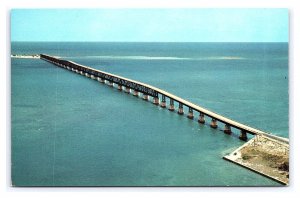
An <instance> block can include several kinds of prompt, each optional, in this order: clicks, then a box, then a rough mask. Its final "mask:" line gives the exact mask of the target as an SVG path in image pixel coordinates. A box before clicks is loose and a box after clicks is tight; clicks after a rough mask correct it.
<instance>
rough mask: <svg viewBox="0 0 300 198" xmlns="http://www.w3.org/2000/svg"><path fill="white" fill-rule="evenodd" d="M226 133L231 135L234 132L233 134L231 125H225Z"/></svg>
mask: <svg viewBox="0 0 300 198" xmlns="http://www.w3.org/2000/svg"><path fill="white" fill-rule="evenodd" d="M224 133H226V134H228V135H230V134H231V133H232V132H231V127H230V125H229V124H225V127H224Z"/></svg>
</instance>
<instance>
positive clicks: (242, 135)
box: [239, 130, 248, 141]
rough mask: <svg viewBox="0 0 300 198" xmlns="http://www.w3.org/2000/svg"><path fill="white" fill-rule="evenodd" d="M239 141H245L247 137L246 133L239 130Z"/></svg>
mask: <svg viewBox="0 0 300 198" xmlns="http://www.w3.org/2000/svg"><path fill="white" fill-rule="evenodd" d="M239 139H240V140H243V141H247V139H248V137H247V132H246V131H244V130H241V134H240V137H239Z"/></svg>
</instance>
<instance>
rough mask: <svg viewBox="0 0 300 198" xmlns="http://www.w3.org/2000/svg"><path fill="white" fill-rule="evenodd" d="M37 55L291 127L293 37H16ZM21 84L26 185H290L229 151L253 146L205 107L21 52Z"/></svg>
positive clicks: (268, 125)
mask: <svg viewBox="0 0 300 198" xmlns="http://www.w3.org/2000/svg"><path fill="white" fill-rule="evenodd" d="M35 53H46V54H49V55H57V56H60V57H62V58H64V59H68V60H73V61H75V62H78V63H80V64H85V65H88V66H91V67H94V68H97V69H101V70H103V71H107V72H111V73H114V74H117V75H121V76H124V77H128V78H131V79H135V80H139V81H142V82H145V83H148V84H151V85H154V86H156V87H159V88H162V89H165V90H167V91H168V92H171V93H173V94H176V95H178V96H180V97H182V98H184V99H186V100H189V101H191V102H193V103H195V104H198V105H200V106H202V107H205V108H208V109H210V110H212V111H214V112H217V113H219V114H221V115H225V116H228V117H229V118H231V119H234V120H236V121H239V122H241V123H244V124H247V125H250V126H252V127H254V128H258V129H261V130H264V131H268V132H271V133H273V134H276V135H280V136H283V137H288V58H287V57H288V45H287V44H286V43H253V44H250V43H12V54H35ZM11 83H12V180H13V184H14V185H17V186H35V185H38V186H53V185H54V186H73V185H74V186H226V185H234V186H245V185H246V186H261V185H262V186H266V185H267V186H269V185H279V184H277V183H276V182H274V181H272V180H270V179H267V178H264V177H262V176H260V175H258V174H256V173H253V172H251V171H248V170H246V169H243V168H241V167H239V166H237V165H234V164H232V163H230V162H227V161H225V160H223V159H222V156H223V155H225V154H226V153H229V152H230V151H232V150H233V149H235V148H237V147H238V146H240V145H242V144H243V142H242V141H240V140H239V139H238V138H237V135H238V131H234V134H233V135H232V136H228V135H225V134H224V133H223V132H222V131H220V130H214V129H211V128H210V127H209V126H207V124H206V125H199V124H198V123H197V122H196V119H197V116H198V115H195V119H194V121H192V120H189V119H187V118H186V115H185V116H179V115H177V113H174V112H169V111H168V110H166V109H162V108H160V107H157V106H155V105H153V104H151V103H150V102H145V101H143V100H142V99H137V98H135V97H134V96H132V95H128V94H126V93H124V92H119V91H118V90H117V89H113V88H111V87H109V86H105V85H103V84H101V83H99V82H97V81H93V80H91V79H88V78H86V77H83V76H80V75H76V74H75V73H72V72H69V71H67V70H64V69H61V68H57V67H55V66H54V65H52V64H50V63H47V62H45V61H42V60H34V59H12V82H11ZM167 102H168V100H167ZM175 106H176V107H177V104H175ZM185 112H187V109H185ZM207 122H209V119H208V118H207ZM222 128H223V126H222V124H220V129H222Z"/></svg>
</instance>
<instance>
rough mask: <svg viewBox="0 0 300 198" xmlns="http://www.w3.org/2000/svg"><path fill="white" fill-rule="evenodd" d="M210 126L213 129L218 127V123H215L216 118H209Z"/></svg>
mask: <svg viewBox="0 0 300 198" xmlns="http://www.w3.org/2000/svg"><path fill="white" fill-rule="evenodd" d="M210 127H211V128H214V129H216V128H218V124H217V120H216V119H214V118H212V119H211V123H210Z"/></svg>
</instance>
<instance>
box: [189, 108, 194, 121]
mask: <svg viewBox="0 0 300 198" xmlns="http://www.w3.org/2000/svg"><path fill="white" fill-rule="evenodd" d="M187 117H188V118H189V119H194V114H193V109H192V108H191V107H189V113H188V115H187Z"/></svg>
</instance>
